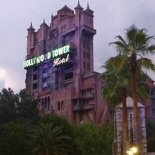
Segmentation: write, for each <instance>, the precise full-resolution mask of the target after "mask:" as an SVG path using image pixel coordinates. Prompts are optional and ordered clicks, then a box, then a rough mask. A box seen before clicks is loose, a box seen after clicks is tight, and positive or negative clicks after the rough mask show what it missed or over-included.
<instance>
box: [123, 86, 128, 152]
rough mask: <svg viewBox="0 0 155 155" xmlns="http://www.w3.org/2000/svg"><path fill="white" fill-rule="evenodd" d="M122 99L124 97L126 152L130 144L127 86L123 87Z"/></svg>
mask: <svg viewBox="0 0 155 155" xmlns="http://www.w3.org/2000/svg"><path fill="white" fill-rule="evenodd" d="M122 99H123V129H124V132H123V137H124V140H123V141H124V154H126V151H127V150H128V146H129V131H128V112H127V106H126V88H123V89H122Z"/></svg>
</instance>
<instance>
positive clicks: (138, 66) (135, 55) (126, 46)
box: [110, 25, 155, 144]
mask: <svg viewBox="0 0 155 155" xmlns="http://www.w3.org/2000/svg"><path fill="white" fill-rule="evenodd" d="M116 38H117V39H118V40H117V41H115V42H111V43H110V44H111V45H115V46H116V48H117V51H118V52H119V54H121V55H122V58H121V61H119V62H120V64H119V65H120V68H121V66H123V64H124V63H125V62H126V61H128V59H129V62H130V67H129V70H130V79H131V88H132V99H133V104H134V105H133V106H134V120H135V121H134V123H135V141H136V144H138V143H139V135H138V133H139V116H138V107H137V90H136V73H137V71H138V72H139V71H140V70H142V69H143V68H146V69H150V70H153V71H154V70H155V65H154V64H153V63H152V61H151V60H150V59H148V58H146V57H144V56H146V55H148V54H154V51H155V45H150V44H149V42H150V41H151V39H153V36H148V35H147V33H146V29H138V28H137V27H136V26H134V25H133V26H131V27H130V28H128V29H127V30H126V40H125V39H123V38H122V37H121V36H120V35H118V36H117V37H116Z"/></svg>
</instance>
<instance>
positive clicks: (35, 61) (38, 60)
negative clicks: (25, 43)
mask: <svg viewBox="0 0 155 155" xmlns="http://www.w3.org/2000/svg"><path fill="white" fill-rule="evenodd" d="M69 52H70V45H66V46H63V47H60V48H58V49H55V50H52V51H51V52H47V53H46V54H42V55H40V56H38V57H34V58H32V59H28V60H25V61H24V62H23V67H24V68H27V67H30V66H33V65H36V64H39V63H41V62H43V61H45V60H49V59H51V58H57V57H59V56H61V55H62V54H65V53H69Z"/></svg>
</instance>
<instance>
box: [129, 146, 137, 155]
mask: <svg viewBox="0 0 155 155" xmlns="http://www.w3.org/2000/svg"><path fill="white" fill-rule="evenodd" d="M137 152H138V149H137V147H136V146H133V147H131V148H130V149H129V150H128V151H126V153H128V155H134V154H136V153H137Z"/></svg>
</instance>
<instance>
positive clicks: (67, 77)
mask: <svg viewBox="0 0 155 155" xmlns="http://www.w3.org/2000/svg"><path fill="white" fill-rule="evenodd" d="M71 78H73V72H71V73H68V74H65V80H67V79H71Z"/></svg>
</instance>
